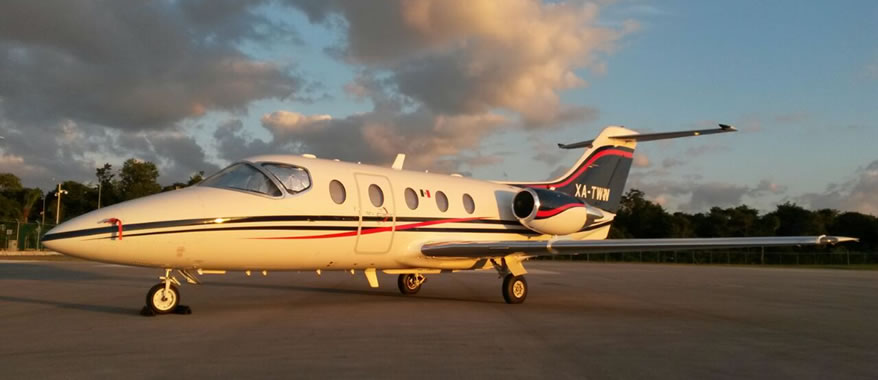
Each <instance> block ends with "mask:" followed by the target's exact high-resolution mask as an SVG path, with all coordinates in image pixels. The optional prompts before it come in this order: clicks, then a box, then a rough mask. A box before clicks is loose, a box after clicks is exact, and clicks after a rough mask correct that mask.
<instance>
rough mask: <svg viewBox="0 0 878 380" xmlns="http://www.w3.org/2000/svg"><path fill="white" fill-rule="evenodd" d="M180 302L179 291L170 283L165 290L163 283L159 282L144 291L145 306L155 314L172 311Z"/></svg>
mask: <svg viewBox="0 0 878 380" xmlns="http://www.w3.org/2000/svg"><path fill="white" fill-rule="evenodd" d="M179 304H180V291H179V290H177V287H176V286H174V285H171V287H170V288H168V290H167V291H165V284H163V283H159V284H157V285H156V286H153V287H152V288H151V289H149V292H147V293H146V306H149V308H150V309H152V311H153V312H154V313H156V314H167V313H170V312H172V311H174V310H175V309H176V308H177V305H179Z"/></svg>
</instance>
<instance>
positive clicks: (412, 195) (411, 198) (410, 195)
mask: <svg viewBox="0 0 878 380" xmlns="http://www.w3.org/2000/svg"><path fill="white" fill-rule="evenodd" d="M419 202H420V199H418V193H416V192H415V190H414V189H412V188H411V187H409V188H406V189H405V204H406V206H409V208H410V209H412V210H414V209H416V208H418V203H419Z"/></svg>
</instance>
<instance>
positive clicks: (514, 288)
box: [503, 274, 527, 304]
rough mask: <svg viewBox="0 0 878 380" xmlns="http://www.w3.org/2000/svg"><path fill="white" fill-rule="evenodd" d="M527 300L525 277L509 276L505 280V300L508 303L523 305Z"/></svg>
mask: <svg viewBox="0 0 878 380" xmlns="http://www.w3.org/2000/svg"><path fill="white" fill-rule="evenodd" d="M525 298H527V280H525V279H524V276H513V275H511V274H507V275H506V277H505V278H503V299H505V300H506V303H509V304H514V303H522V302H524V299H525Z"/></svg>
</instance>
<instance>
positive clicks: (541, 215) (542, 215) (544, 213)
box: [537, 203, 585, 218]
mask: <svg viewBox="0 0 878 380" xmlns="http://www.w3.org/2000/svg"><path fill="white" fill-rule="evenodd" d="M574 207H585V205H584V204H582V203H568V204H566V205H563V206H561V207H556V208H553V209H551V210H545V211H537V218H548V217H550V216H555V215H558V214H559V213H561V212H562V211H564V210H568V209H571V208H574Z"/></svg>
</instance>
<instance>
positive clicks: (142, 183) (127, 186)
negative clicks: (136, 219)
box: [119, 158, 162, 200]
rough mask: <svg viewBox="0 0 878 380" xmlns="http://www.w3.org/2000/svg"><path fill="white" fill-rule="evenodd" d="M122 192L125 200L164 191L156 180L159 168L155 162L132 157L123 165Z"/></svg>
mask: <svg viewBox="0 0 878 380" xmlns="http://www.w3.org/2000/svg"><path fill="white" fill-rule="evenodd" d="M119 177H120V179H121V180H120V184H119V185H120V189H119V190H120V193H121V197H122V199H123V200H129V199H134V198H140V197H145V196H147V195H151V194H156V193H158V192H161V191H162V186H161V185H159V183H158V182H157V181H156V180H157V179H158V178H159V170H158V168H157V167H156V166H155V164H154V163H152V162H149V161H138V160H135V159H133V158H130V159H128V160H126V161H125V163H124V164H123V165H122V171H121V172H120V173H119Z"/></svg>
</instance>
